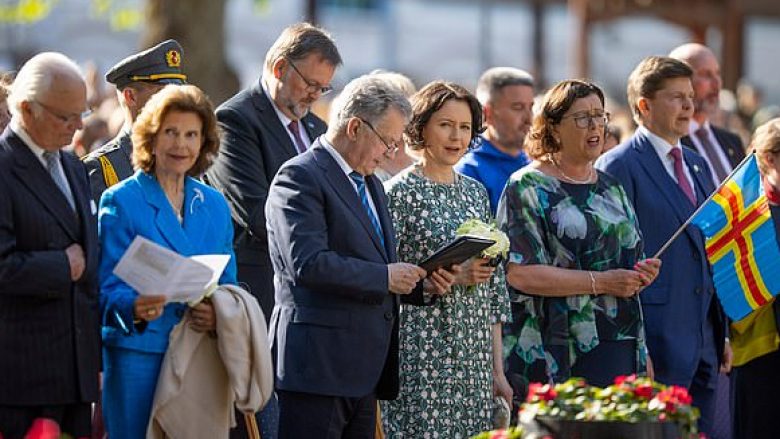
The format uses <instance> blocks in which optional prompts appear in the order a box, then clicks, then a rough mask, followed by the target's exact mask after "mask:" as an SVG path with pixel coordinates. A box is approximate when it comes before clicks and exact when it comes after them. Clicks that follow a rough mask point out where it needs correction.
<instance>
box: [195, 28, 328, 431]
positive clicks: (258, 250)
mask: <svg viewBox="0 0 780 439" xmlns="http://www.w3.org/2000/svg"><path fill="white" fill-rule="evenodd" d="M340 64H341V55H339V52H338V49H337V48H336V45H335V44H334V42H333V40H332V39H331V37H330V36H329V35H328V34H327V33H326V32H325V31H323V30H322V29H319V28H317V27H314V26H312V25H310V24H308V23H298V24H294V25H292V26H289V27H288V28H286V29H285V30H284V31H282V33H281V35H280V36H279V38H278V39H277V40H276V42H274V44H273V45H272V46H271V48H270V49H268V52H267V53H266V56H265V65H264V68H263V75H262V77H261V78H260V79H259V80H258V81H257V82H255V83H254V84H253V85H252V86H251V87H249V88H247V89H245V90H242V91H241V92H239V93H238V94H236V95H235V96H233V97H232V98H230V99H229V100H228V101H227V102H225V103H224V104H222V105H220V107H219V108H218V109H217V120H218V122H219V127H220V129H221V131H222V138H221V140H222V144H221V146H220V149H219V155H218V156H217V159H216V160H215V162H214V164H213V165H212V166H211V168H209V170H208V171H207V172H206V175H205V176H204V180H205V181H206V182H207V183H208V184H210V185H211V186H214V187H215V188H217V189H218V190H219V191H220V192H222V194H223V195H225V198H227V201H228V204H229V205H230V210H231V213H232V215H233V223H234V229H235V238H234V240H233V246H234V249H235V252H236V262H237V265H238V267H237V268H238V281H239V282H241V283H242V284H244V286H246V287H248V290H249V291H250V292H251V293H252V295H253V296H255V297H256V298H257V300H258V301H259V302H260V307H261V308H262V309H263V313H264V314H265V318H266V321H268V320H269V319H270V318H271V312H272V311H273V307H274V271H273V267H272V266H271V260H270V258H269V256H268V239H267V236H266V224H265V212H264V210H265V203H266V199H267V198H268V188H269V186H270V185H271V180H273V178H274V175H276V171H277V170H278V169H279V167H280V166H282V164H283V163H284V162H286V161H287V160H289V159H290V158H292V157H294V156H296V155H297V154H299V153H301V152H303V151H305V150H306V149H307V148H308V147H309V145H311V143H312V142H313V141H314V140H315V139H316V138H317V137H318V136H320V135H321V134H323V133H324V132H325V129H326V126H325V122H323V121H322V120H321V119H320V118H318V117H317V116H315V115H313V114H311V113H310V112H309V109H310V108H311V105H312V104H313V103H314V102H315V101H316V100H317V99H319V98H320V97H321V96H322V95H324V94H327V93H328V92H330V91H331V87H330V81H331V79H332V78H333V73H334V72H335V70H336V67H338V66H339V65H340ZM275 408H276V404H275V400H274V399H272V400H271V402H269V404H268V406H267V407H266V408H265V409H264V410H263V411H262V412H261V415H260V417H259V419H260V428H261V430H262V431H261V434H262V437H263V438H264V439H266V438H270V439H273V438H275V437H276V410H275ZM233 434H234V435H235V436H234V437H241V433H240V432H236V431H234V433H233ZM244 437H245V436H244Z"/></svg>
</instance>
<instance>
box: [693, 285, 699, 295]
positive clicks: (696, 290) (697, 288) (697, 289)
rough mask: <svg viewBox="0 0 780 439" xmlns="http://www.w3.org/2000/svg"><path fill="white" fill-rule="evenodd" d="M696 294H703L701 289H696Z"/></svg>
mask: <svg viewBox="0 0 780 439" xmlns="http://www.w3.org/2000/svg"><path fill="white" fill-rule="evenodd" d="M693 291H694V292H695V293H696V294H701V287H696V289H695V290H693Z"/></svg>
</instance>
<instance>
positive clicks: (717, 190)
mask: <svg viewBox="0 0 780 439" xmlns="http://www.w3.org/2000/svg"><path fill="white" fill-rule="evenodd" d="M753 154H754V153H753V152H751V153H750V154H748V155H746V156H745V158H744V159H742V161H741V162H740V163H739V165H737V167H736V168H734V169H733V170H732V171H731V173H730V174H729V175H728V177H726V178H725V179H723V181H722V182H721V183H720V185H718V187H717V189H715V190H714V191H713V192H712V193H711V194H710V196H709V197H707V199H706V200H704V202H703V203H701V204H700V205H699V207H698V208H697V209H696V211H695V212H693V213H692V214H691V216H690V217H689V218H688V219H687V220H686V221H685V222H684V223H683V225H681V226H680V228H679V229H677V231H676V232H674V234H673V235H672V237H671V238H669V239H668V240H667V241H666V242H665V243H664V245H662V246H661V248H659V249H658V251H657V252H655V254H654V255H653V258H654V259H658V258H660V257H661V254H663V252H665V251H666V249H667V248H669V246H670V245H672V243H673V242H674V240H675V239H677V237H678V236H680V234H681V233H682V232H683V230H685V228H686V227H688V226H689V225H690V224H691V221H693V218H694V217H695V216H696V215H698V214H699V212H701V210H702V209H703V208H704V206H706V205H707V203H708V202H709V201H710V200H711V199H712V197H714V196H715V195H716V194H717V193H718V192H720V189H721V188H722V187H723V186H725V185H726V182H728V181H729V180H731V177H733V176H734V174H736V173H737V171H739V170H740V169H741V168H742V166H743V165H744V164H745V163H747V161H748V160H749V159H750V157H752V156H753Z"/></svg>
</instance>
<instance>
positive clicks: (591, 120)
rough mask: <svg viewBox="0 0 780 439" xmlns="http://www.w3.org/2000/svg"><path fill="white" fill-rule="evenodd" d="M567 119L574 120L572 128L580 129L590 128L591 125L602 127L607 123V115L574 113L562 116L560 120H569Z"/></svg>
mask: <svg viewBox="0 0 780 439" xmlns="http://www.w3.org/2000/svg"><path fill="white" fill-rule="evenodd" d="M569 118H571V119H574V126H576V127H577V128H580V129H587V128H590V127H591V124H593V126H599V127H603V126H605V125H606V124H608V123H609V113H596V114H582V113H576V114H570V115H568V116H563V117H562V118H561V120H563V119H569Z"/></svg>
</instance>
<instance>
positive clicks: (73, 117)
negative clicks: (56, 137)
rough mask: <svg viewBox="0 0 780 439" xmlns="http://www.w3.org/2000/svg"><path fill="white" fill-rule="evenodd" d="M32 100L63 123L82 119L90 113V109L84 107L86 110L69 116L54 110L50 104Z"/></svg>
mask: <svg viewBox="0 0 780 439" xmlns="http://www.w3.org/2000/svg"><path fill="white" fill-rule="evenodd" d="M33 102H34V103H36V104H37V105H40V106H41V108H43V109H44V110H46V111H48V112H49V114H51V115H52V116H54V117H55V118H56V119H57V120H59V121H60V122H62V123H64V124H70V123H75V122H81V121H83V120H84V119H86V118H88V117H89V116H90V115H91V114H92V109H86V110H84V111H82V112H81V113H79V114H71V115H70V116H63V115H61V114H59V113H58V112H56V111H54V110H53V109H52V108H51V107H50V106H48V105H46V104H44V103H43V102H41V101H33Z"/></svg>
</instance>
